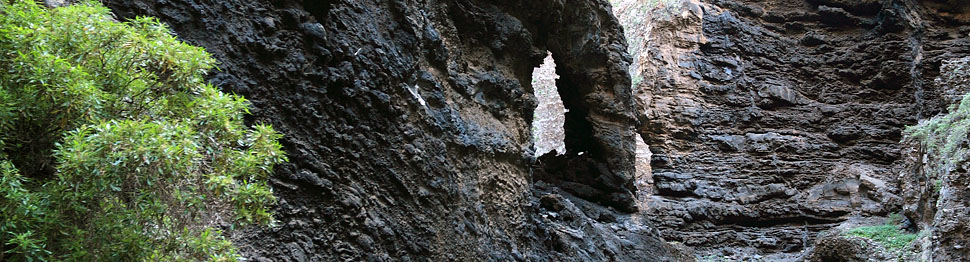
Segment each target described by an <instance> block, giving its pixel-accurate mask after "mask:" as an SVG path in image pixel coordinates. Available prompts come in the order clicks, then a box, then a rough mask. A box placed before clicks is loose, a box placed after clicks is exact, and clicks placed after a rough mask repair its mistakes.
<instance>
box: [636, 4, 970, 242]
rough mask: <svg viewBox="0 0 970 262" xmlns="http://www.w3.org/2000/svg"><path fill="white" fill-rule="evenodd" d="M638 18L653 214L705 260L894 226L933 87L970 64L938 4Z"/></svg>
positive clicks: (739, 8)
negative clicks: (841, 228) (889, 218)
mask: <svg viewBox="0 0 970 262" xmlns="http://www.w3.org/2000/svg"><path fill="white" fill-rule="evenodd" d="M620 2H623V1H620ZM632 3H633V4H639V5H641V6H643V5H646V7H645V8H641V9H638V8H623V4H622V3H621V4H619V6H620V7H621V8H620V9H619V10H621V11H620V12H618V16H619V18H620V20H621V21H623V23H624V26H626V27H627V29H628V32H627V35H628V37H629V38H630V40H629V42H630V43H631V50H633V51H632V53H633V54H634V56H635V59H634V63H633V68H634V72H633V75H634V76H633V78H634V82H637V80H639V79H642V81H640V83H639V85H638V86H637V87H636V88H635V90H634V92H635V96H636V97H637V99H638V112H640V113H641V114H640V115H639V116H638V117H639V119H640V122H641V124H642V125H641V127H640V128H639V131H640V133H641V134H642V136H643V138H644V140H645V141H646V142H647V144H649V146H650V151H652V152H653V154H654V155H653V158H652V162H651V163H652V165H651V168H652V169H653V180H654V183H653V184H652V185H651V186H652V187H654V188H655V192H656V194H654V195H653V196H652V197H650V199H649V201H648V203H647V204H646V206H647V207H648V208H647V212H648V213H649V214H651V215H650V217H651V218H654V219H653V221H654V222H655V223H656V224H657V225H658V226H659V227H661V231H662V235H663V236H664V237H665V238H666V239H667V240H670V241H679V242H683V243H685V244H687V245H688V246H693V247H695V248H697V249H698V251H699V253H700V255H701V256H706V255H715V256H722V255H723V256H729V257H733V258H737V259H742V258H748V259H754V258H759V257H760V258H764V257H762V256H767V257H766V258H767V259H768V260H786V259H794V258H796V257H798V255H797V253H799V252H801V251H803V250H805V249H806V247H809V246H811V245H813V243H814V239H815V236H816V235H817V234H818V233H819V232H821V231H823V230H826V229H829V228H831V227H833V226H835V225H838V224H839V223H840V222H842V221H844V220H846V219H847V218H849V217H852V216H884V215H886V214H888V213H892V212H898V211H899V210H900V208H901V204H902V199H901V197H900V191H899V189H898V186H897V185H898V176H899V175H900V174H902V173H901V172H903V169H902V168H901V167H902V166H903V162H904V161H902V150H903V148H904V147H903V146H902V145H900V143H899V141H900V139H901V137H902V136H901V130H902V129H903V128H904V127H905V126H906V125H912V124H915V123H916V122H917V120H918V119H921V118H926V117H930V116H933V115H935V114H936V113H937V112H939V111H940V109H942V106H943V105H944V99H943V97H942V96H941V91H939V90H938V89H937V88H936V86H934V85H933V84H932V79H933V78H935V77H936V75H937V74H938V72H939V66H940V63H941V61H944V60H946V59H951V58H954V57H962V56H966V55H967V53H968V52H970V49H968V48H967V47H968V44H970V42H968V39H967V36H966V35H967V30H968V27H967V26H966V25H967V24H966V22H965V20H963V15H961V13H958V12H957V10H953V9H954V8H953V7H949V9H947V8H945V5H943V4H941V3H938V2H932V1H924V2H916V1H835V0H828V1H820V0H815V1H805V0H783V1H733V0H714V1H705V2H703V3H701V2H699V1H632ZM651 5H652V6H651ZM956 9H960V8H959V7H958V8H956ZM904 175H905V174H904ZM786 253H788V254H791V255H785V254H786Z"/></svg>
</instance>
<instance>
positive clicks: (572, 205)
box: [105, 0, 691, 261]
mask: <svg viewBox="0 0 970 262" xmlns="http://www.w3.org/2000/svg"><path fill="white" fill-rule="evenodd" d="M105 2H106V5H108V6H109V7H110V8H112V9H113V10H114V11H115V12H116V13H117V14H118V16H119V18H121V19H125V18H131V17H134V16H140V15H147V16H154V17H158V19H160V20H161V21H163V22H164V23H166V24H169V25H170V26H171V27H172V28H173V30H174V31H175V33H176V34H177V35H178V36H179V37H180V38H181V39H183V40H185V41H187V42H189V43H192V44H195V45H200V46H203V47H205V48H206V50H208V51H209V52H211V53H213V55H214V57H215V58H217V59H218V60H219V62H220V63H221V64H220V66H219V67H220V68H221V70H219V71H217V72H212V74H211V75H210V76H209V78H210V79H211V82H212V83H214V84H215V85H217V86H219V87H221V88H222V89H224V90H226V91H231V92H235V93H237V94H241V95H243V96H245V97H247V98H248V99H249V100H251V101H252V103H253V105H254V109H253V110H252V117H251V119H249V121H258V122H265V123H270V124H273V125H274V126H275V127H276V129H277V130H279V131H280V132H282V133H283V134H284V135H285V137H284V139H283V140H284V146H285V148H286V151H287V152H288V154H289V158H290V160H291V162H290V163H289V164H286V165H283V166H281V167H280V168H278V172H277V174H276V176H275V177H274V178H273V186H274V188H275V190H276V194H277V195H278V196H279V197H280V203H279V206H278V208H277V214H278V219H279V226H277V227H274V228H272V229H266V230H256V229H249V230H235V231H234V232H233V239H234V241H235V242H236V243H237V244H239V245H240V248H241V250H242V251H243V252H244V253H245V254H246V255H247V256H249V257H250V258H252V259H254V260H256V261H341V260H342V261H361V260H367V261H414V260H417V261H614V260H622V261H682V260H689V259H691V258H690V257H678V256H680V255H681V254H679V253H676V252H674V251H672V250H673V249H670V248H669V245H668V244H666V243H664V242H663V241H662V240H661V239H660V238H659V233H658V231H656V229H654V228H652V227H651V226H649V224H648V222H647V221H646V220H645V219H644V218H642V217H640V216H638V215H637V214H635V213H631V212H634V211H635V210H636V207H637V205H636V203H635V201H634V198H633V191H634V184H633V173H634V168H633V163H634V161H635V159H634V151H635V142H634V141H635V139H634V134H635V133H634V128H635V124H634V123H635V121H636V120H635V118H634V110H633V104H634V103H633V96H632V90H631V87H630V78H629V75H628V74H627V67H628V65H629V62H630V57H629V56H628V55H627V53H626V43H625V41H624V37H623V33H622V32H623V31H622V28H621V27H620V25H619V24H618V23H617V20H616V19H615V17H614V16H613V15H612V13H611V11H610V5H609V3H608V2H606V1H605V0H581V1H564V0H543V1H517V0H494V1H485V0H471V1H468V0H460V1H453V0H363V1H344V0H284V1H265V0H262V1H242V0H228V1H193V0H135V1H113V0H109V1H105ZM548 52H551V53H552V55H553V57H555V60H556V64H557V69H556V73H557V74H558V75H560V76H561V78H560V80H559V83H560V84H559V93H560V94H561V96H562V99H563V101H564V106H565V107H566V108H567V109H569V113H568V114H566V116H565V131H566V132H565V144H566V145H565V146H566V154H565V155H562V156H552V155H550V156H548V157H546V158H543V159H542V160H541V161H538V162H537V161H536V160H535V158H536V156H535V155H534V149H533V145H532V141H533V140H532V139H531V137H530V136H531V134H530V125H531V120H532V116H533V110H534V109H535V107H536V99H535V97H534V96H533V90H532V87H531V85H530V80H531V74H532V71H533V68H534V67H536V66H538V65H539V64H540V63H541V62H542V60H543V58H545V57H546V55H547V53H548Z"/></svg>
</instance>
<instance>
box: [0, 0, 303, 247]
mask: <svg viewBox="0 0 970 262" xmlns="http://www.w3.org/2000/svg"><path fill="white" fill-rule="evenodd" d="M214 63H215V61H214V60H213V59H212V58H211V57H210V56H209V55H208V54H207V53H206V52H205V51H204V50H203V49H202V48H199V47H193V46H190V45H187V44H185V43H182V42H180V41H178V40H177V39H176V38H175V37H174V36H173V35H172V34H171V33H170V31H169V29H168V28H167V27H165V26H164V25H162V24H161V23H159V22H158V21H157V20H155V19H152V18H137V19H134V20H132V21H129V22H124V23H121V22H117V21H115V20H114V19H113V18H112V16H111V14H110V12H109V11H108V10H107V9H106V8H104V7H103V6H101V5H100V4H99V3H97V2H94V1H87V2H82V3H79V4H75V5H71V6H67V7H62V8H55V9H46V8H43V7H41V6H38V4H37V3H36V2H35V1H32V0H0V251H2V252H0V261H34V260H39V261H61V260H65V261H133V260H142V261H145V260H148V261H200V260H212V261H228V260H237V259H238V258H239V257H238V255H237V254H236V253H235V250H234V249H233V247H232V245H231V243H229V242H228V241H227V240H225V238H224V237H222V236H221V234H220V232H219V231H218V230H215V229H214V228H213V227H214V226H217V225H220V224H222V223H232V224H233V225H237V224H238V225H247V224H261V225H266V224H269V223H271V222H272V215H271V214H270V212H269V208H270V207H269V206H270V205H271V204H272V203H274V202H275V198H274V197H273V194H272V192H271V191H270V187H269V186H268V185H267V180H268V176H269V175H270V174H271V173H272V168H273V166H274V165H275V164H277V163H281V162H283V161H286V158H285V156H284V155H283V153H282V150H281V146H280V144H279V143H278V142H277V140H278V139H279V138H280V135H279V134H278V133H277V132H276V131H274V130H273V129H272V128H271V127H270V126H265V125H256V126H254V127H253V128H247V127H246V126H245V125H244V124H243V119H242V118H243V114H245V113H247V112H248V109H247V108H248V103H247V101H246V100H245V99H243V98H242V97H239V96H236V95H231V94H225V93H222V92H220V91H219V90H218V89H216V88H215V87H213V86H211V85H209V84H207V83H206V81H205V80H204V79H203V76H204V74H205V72H206V71H208V70H210V69H212V68H213V66H214Z"/></svg>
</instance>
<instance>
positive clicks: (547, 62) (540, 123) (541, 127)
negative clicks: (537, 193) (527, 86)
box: [532, 52, 566, 157]
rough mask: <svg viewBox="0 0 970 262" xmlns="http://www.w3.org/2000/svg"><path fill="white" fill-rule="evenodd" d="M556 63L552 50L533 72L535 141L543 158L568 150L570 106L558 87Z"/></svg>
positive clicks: (533, 139) (536, 150)
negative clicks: (568, 111) (566, 140)
mask: <svg viewBox="0 0 970 262" xmlns="http://www.w3.org/2000/svg"><path fill="white" fill-rule="evenodd" d="M557 79H559V75H557V74H556V62H555V59H553V58H552V53H551V52H547V55H546V58H545V59H543V62H542V64H541V65H539V67H536V68H535V69H534V70H533V71H532V90H533V93H534V94H535V97H536V100H538V105H537V106H536V109H535V111H534V112H533V117H532V143H533V146H534V147H535V156H536V157H539V156H542V155H545V154H547V153H550V152H553V151H555V154H556V155H562V154H565V153H566V143H565V130H563V124H564V122H565V113H566V107H565V105H563V102H562V98H560V96H559V90H557V88H556V80H557Z"/></svg>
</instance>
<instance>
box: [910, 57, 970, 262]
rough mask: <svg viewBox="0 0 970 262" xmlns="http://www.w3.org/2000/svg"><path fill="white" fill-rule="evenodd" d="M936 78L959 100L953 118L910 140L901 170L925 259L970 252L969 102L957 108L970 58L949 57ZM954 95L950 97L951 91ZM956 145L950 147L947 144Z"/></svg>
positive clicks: (957, 257) (960, 257) (969, 74)
mask: <svg viewBox="0 0 970 262" xmlns="http://www.w3.org/2000/svg"><path fill="white" fill-rule="evenodd" d="M941 71H942V72H943V74H942V75H941V76H940V78H937V80H936V81H935V84H936V86H937V87H938V88H939V89H940V90H941V91H942V92H943V93H945V94H953V96H952V98H954V99H947V100H951V101H953V102H954V107H952V108H950V110H948V111H949V113H950V114H956V115H957V116H959V117H955V118H951V119H952V121H944V122H942V124H939V125H937V126H935V127H932V128H933V129H934V130H937V131H938V132H940V133H941V135H938V136H937V137H933V138H920V137H918V136H913V138H914V139H912V140H907V142H909V143H911V144H912V148H911V150H909V151H907V152H906V153H907V154H905V156H906V160H907V161H906V163H907V166H906V167H907V169H906V170H905V173H903V175H902V176H901V179H900V180H901V188H902V193H903V194H902V196H903V211H904V214H905V215H906V216H907V217H909V218H910V219H911V220H912V221H915V222H916V223H915V227H916V228H917V229H919V230H920V231H921V232H923V235H925V236H926V237H925V238H924V239H922V243H921V245H919V250H920V251H921V258H922V259H923V260H924V261H965V260H967V259H968V258H970V171H968V170H970V161H968V160H970V154H968V150H970V144H968V141H970V140H968V137H967V134H966V130H967V126H968V123H967V122H966V114H967V112H966V108H967V107H968V105H967V104H965V103H964V104H962V105H960V107H962V108H963V110H962V112H959V111H958V110H957V108H958V107H956V106H957V105H956V103H959V101H960V99H959V98H962V97H963V94H967V93H968V91H970V58H963V59H957V60H951V61H947V62H946V63H945V64H944V66H943V68H942V70H941ZM948 98H949V97H948ZM951 147H952V148H955V150H950V151H949V152H946V153H941V151H948V150H947V149H945V148H951Z"/></svg>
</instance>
